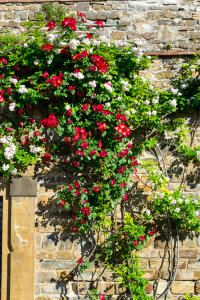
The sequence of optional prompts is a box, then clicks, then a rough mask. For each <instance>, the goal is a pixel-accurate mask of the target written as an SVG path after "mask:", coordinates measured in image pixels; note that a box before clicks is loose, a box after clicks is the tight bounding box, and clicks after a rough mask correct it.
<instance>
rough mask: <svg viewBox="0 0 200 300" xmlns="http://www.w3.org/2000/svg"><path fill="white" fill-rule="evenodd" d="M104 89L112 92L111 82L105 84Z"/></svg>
mask: <svg viewBox="0 0 200 300" xmlns="http://www.w3.org/2000/svg"><path fill="white" fill-rule="evenodd" d="M104 87H105V89H106V90H107V91H109V92H112V84H111V82H106V83H104Z"/></svg>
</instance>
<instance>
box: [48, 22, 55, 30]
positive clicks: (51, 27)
mask: <svg viewBox="0 0 200 300" xmlns="http://www.w3.org/2000/svg"><path fill="white" fill-rule="evenodd" d="M46 27H48V28H49V29H48V30H47V31H51V30H52V29H53V28H54V27H56V25H55V23H54V22H52V21H51V22H49V23H47V25H46Z"/></svg>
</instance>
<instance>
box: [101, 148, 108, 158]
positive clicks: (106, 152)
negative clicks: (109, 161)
mask: <svg viewBox="0 0 200 300" xmlns="http://www.w3.org/2000/svg"><path fill="white" fill-rule="evenodd" d="M107 155H108V151H106V150H103V151H102V152H99V156H100V157H107Z"/></svg>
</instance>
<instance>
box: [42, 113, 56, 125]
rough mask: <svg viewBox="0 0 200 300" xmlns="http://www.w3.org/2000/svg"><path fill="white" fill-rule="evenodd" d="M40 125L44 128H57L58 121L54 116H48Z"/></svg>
mask: <svg viewBox="0 0 200 300" xmlns="http://www.w3.org/2000/svg"><path fill="white" fill-rule="evenodd" d="M41 124H42V125H43V126H44V127H46V128H50V127H54V128H55V127H58V124H59V121H58V120H57V119H56V117H55V115H49V117H48V118H45V119H43V120H41Z"/></svg>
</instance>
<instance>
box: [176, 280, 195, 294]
mask: <svg viewBox="0 0 200 300" xmlns="http://www.w3.org/2000/svg"><path fill="white" fill-rule="evenodd" d="M194 284H195V283H194V282H192V281H188V282H187V281H175V282H174V283H173V285H172V287H171V292H172V293H173V294H190V293H191V294H193V293H194Z"/></svg>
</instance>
